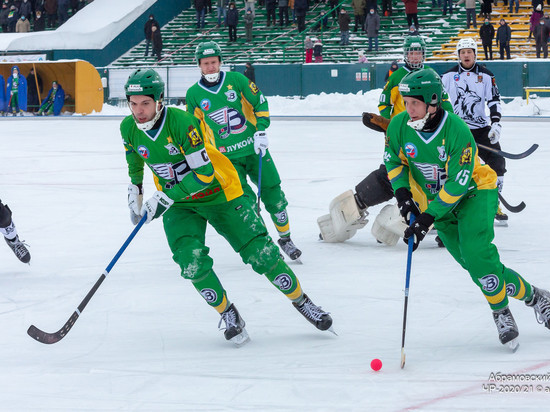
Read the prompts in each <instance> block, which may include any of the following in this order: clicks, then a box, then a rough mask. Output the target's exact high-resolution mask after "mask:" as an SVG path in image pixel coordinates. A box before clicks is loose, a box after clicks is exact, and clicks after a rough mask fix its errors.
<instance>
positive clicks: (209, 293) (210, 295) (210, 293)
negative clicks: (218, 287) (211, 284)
mask: <svg viewBox="0 0 550 412" xmlns="http://www.w3.org/2000/svg"><path fill="white" fill-rule="evenodd" d="M201 295H202V297H203V298H204V300H206V301H207V302H208V303H214V302H215V301H217V300H218V294H217V293H216V291H215V290H214V289H210V288H205V289H201Z"/></svg>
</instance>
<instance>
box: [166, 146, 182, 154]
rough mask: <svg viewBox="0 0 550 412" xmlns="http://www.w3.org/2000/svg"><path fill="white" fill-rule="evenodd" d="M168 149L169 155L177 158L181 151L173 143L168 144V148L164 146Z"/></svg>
mask: <svg viewBox="0 0 550 412" xmlns="http://www.w3.org/2000/svg"><path fill="white" fill-rule="evenodd" d="M164 147H165V148H166V149H168V154H169V155H170V156H175V155H177V154H179V153H180V151H179V149H178V148H177V147H176V146H174V145H173V144H172V143H168V144H167V145H166V146H164Z"/></svg>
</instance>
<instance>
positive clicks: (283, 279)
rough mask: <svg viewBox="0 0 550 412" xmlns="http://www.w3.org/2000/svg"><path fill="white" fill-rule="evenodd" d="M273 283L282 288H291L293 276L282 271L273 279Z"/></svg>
mask: <svg viewBox="0 0 550 412" xmlns="http://www.w3.org/2000/svg"><path fill="white" fill-rule="evenodd" d="M273 283H274V284H275V285H277V286H278V287H279V289H281V290H290V288H291V287H292V278H291V277H290V276H289V275H288V274H287V273H281V274H280V275H277V277H276V278H275V279H274V280H273Z"/></svg>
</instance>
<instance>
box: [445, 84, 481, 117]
mask: <svg viewBox="0 0 550 412" xmlns="http://www.w3.org/2000/svg"><path fill="white" fill-rule="evenodd" d="M479 104H481V97H479V96H478V95H477V94H476V93H475V91H472V90H470V86H469V85H468V84H467V83H466V87H464V88H463V87H460V86H458V85H457V87H456V101H455V103H454V104H453V107H454V108H455V113H456V114H458V115H459V116H460V117H461V118H462V120H464V121H465V122H466V123H475V124H484V123H485V119H484V118H483V117H482V116H476V114H475V112H474V110H475V108H476V107H477V106H478V105H479Z"/></svg>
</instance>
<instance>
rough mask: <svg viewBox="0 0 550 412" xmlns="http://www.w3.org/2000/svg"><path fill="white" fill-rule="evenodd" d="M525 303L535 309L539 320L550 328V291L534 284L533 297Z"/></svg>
mask: <svg viewBox="0 0 550 412" xmlns="http://www.w3.org/2000/svg"><path fill="white" fill-rule="evenodd" d="M525 304H526V305H527V306H529V307H532V308H533V309H534V310H535V316H536V318H537V322H538V323H541V324H543V325H544V326H546V327H547V328H548V329H550V292H548V291H547V290H544V289H539V288H536V287H534V286H533V298H532V299H531V301H529V302H525Z"/></svg>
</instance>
